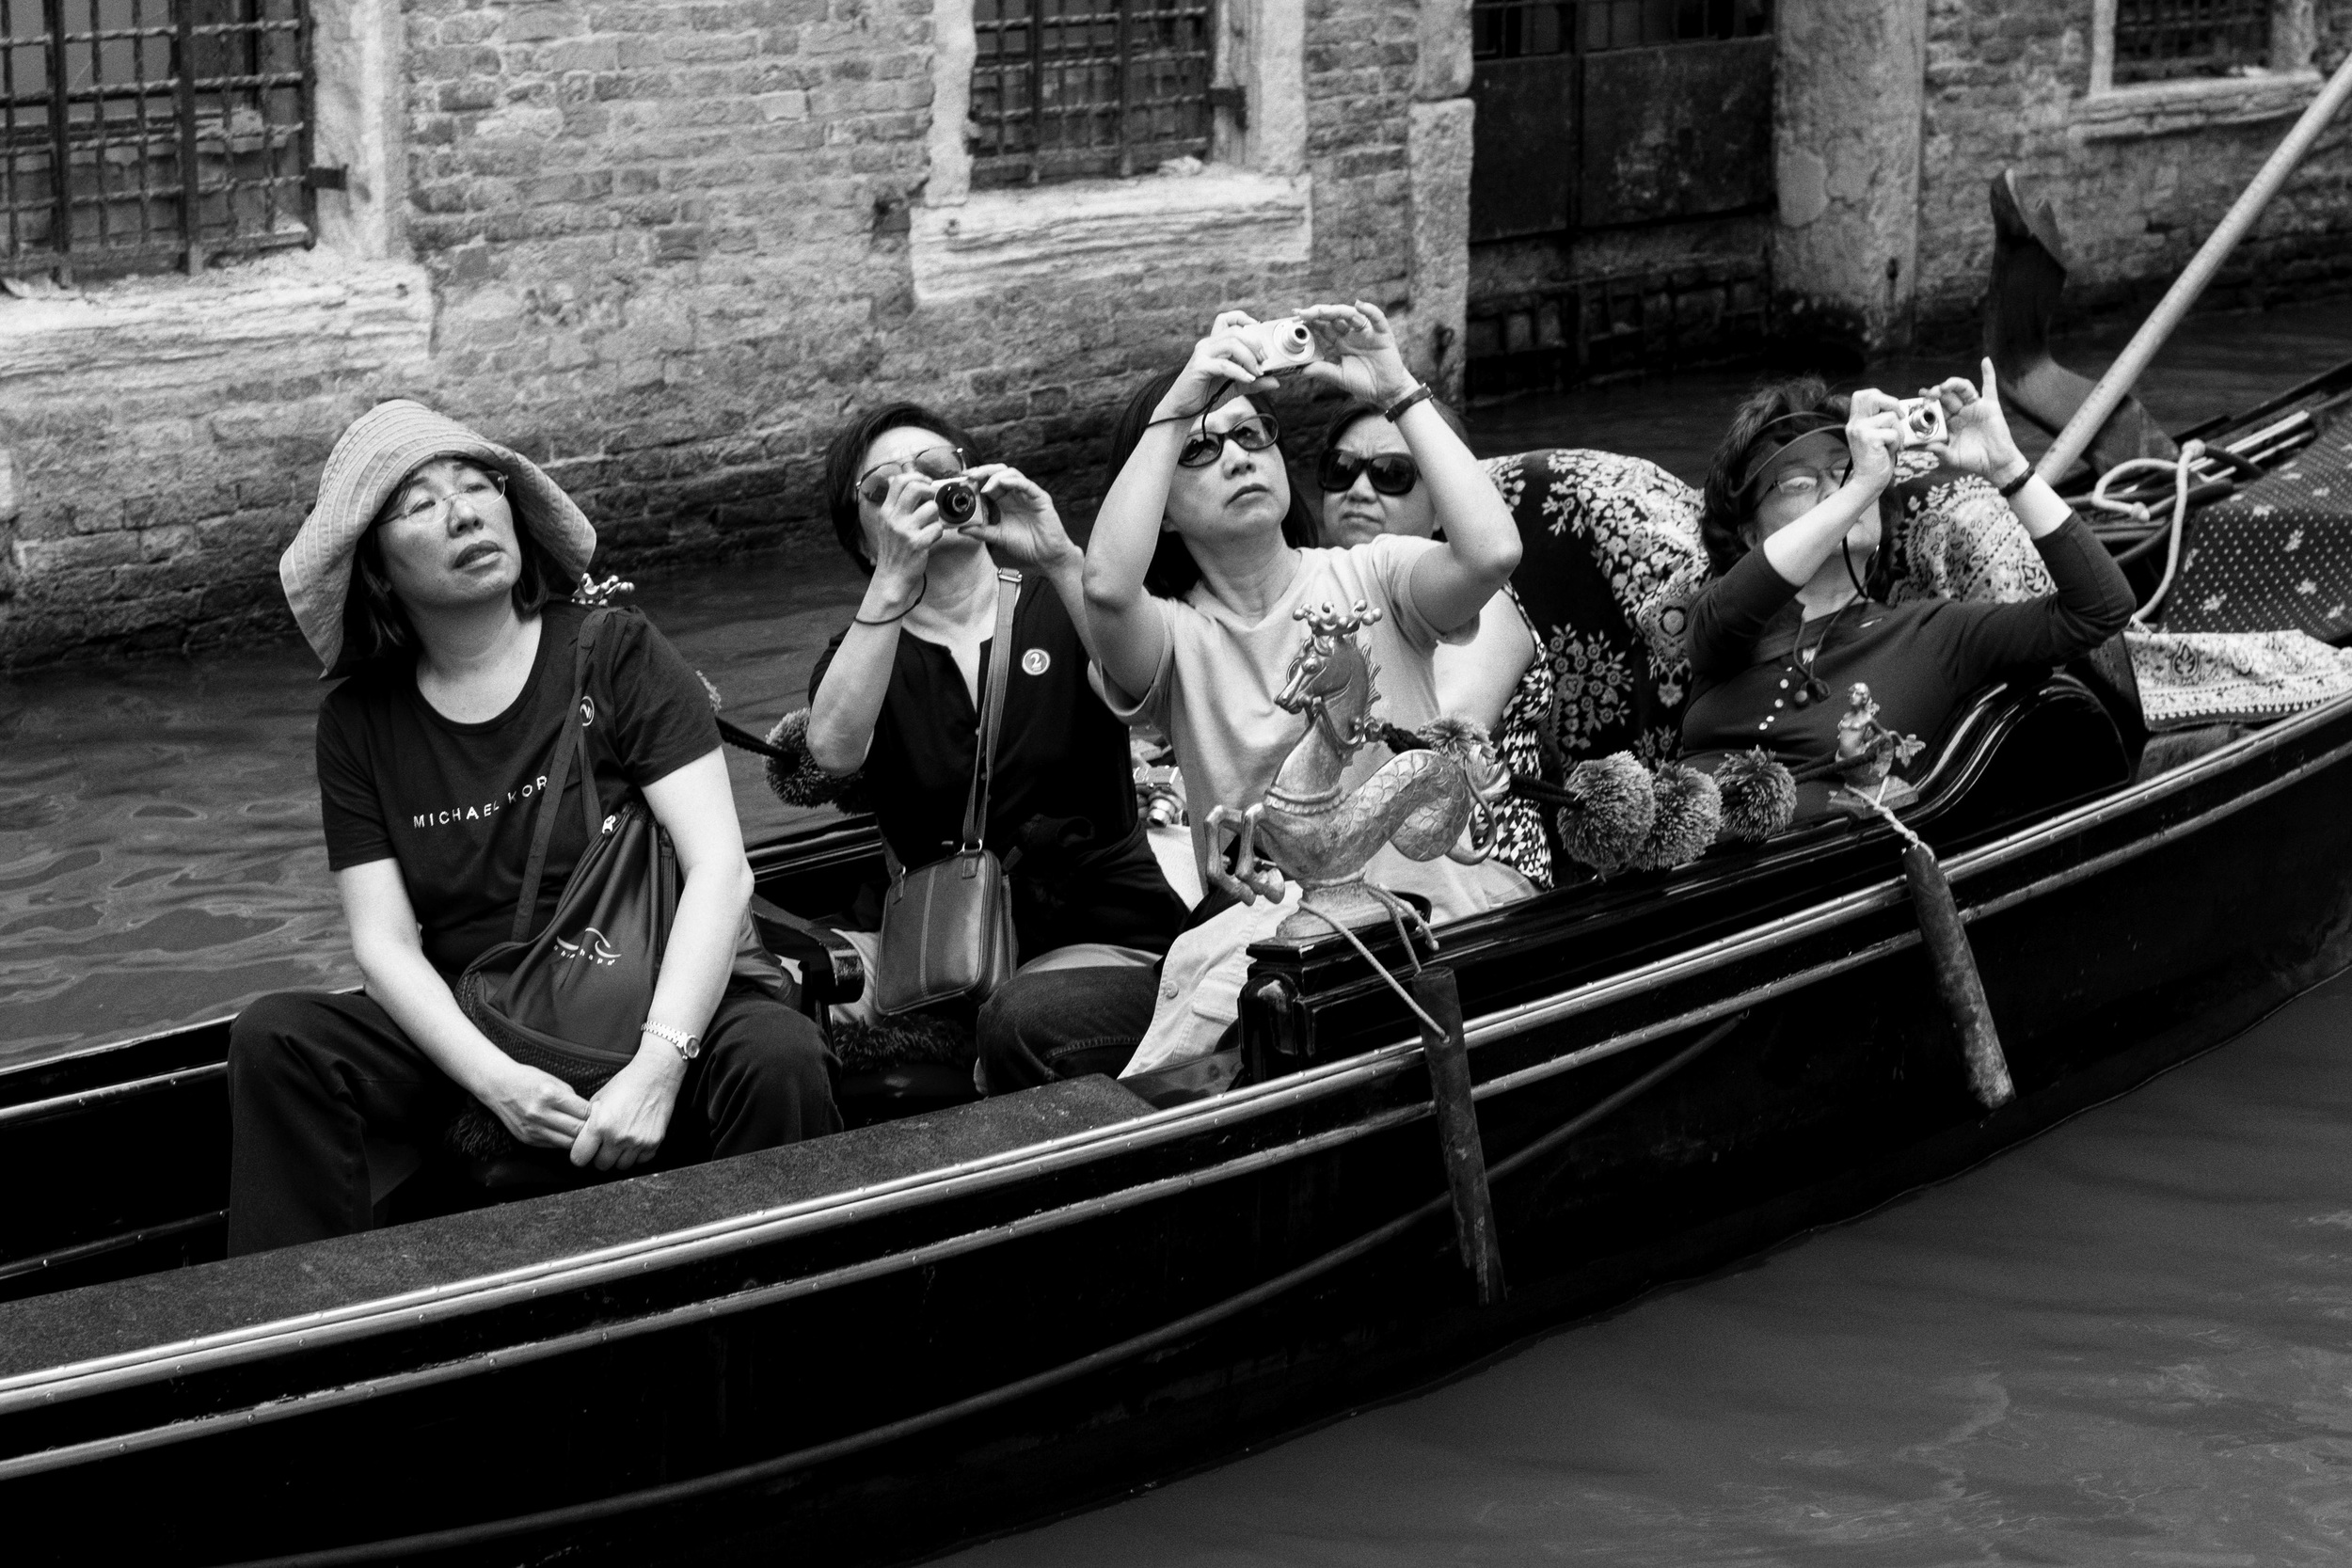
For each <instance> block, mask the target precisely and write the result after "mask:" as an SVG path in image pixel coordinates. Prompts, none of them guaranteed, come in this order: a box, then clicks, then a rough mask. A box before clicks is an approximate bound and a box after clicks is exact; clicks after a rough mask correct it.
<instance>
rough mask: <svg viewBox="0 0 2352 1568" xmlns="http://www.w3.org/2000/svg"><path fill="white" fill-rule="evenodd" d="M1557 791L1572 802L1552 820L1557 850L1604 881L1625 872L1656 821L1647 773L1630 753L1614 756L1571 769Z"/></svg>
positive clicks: (1596, 758)
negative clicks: (1567, 796) (1591, 870)
mask: <svg viewBox="0 0 2352 1568" xmlns="http://www.w3.org/2000/svg"><path fill="white" fill-rule="evenodd" d="M1561 787H1562V788H1563V789H1565V791H1566V792H1567V793H1568V794H1569V795H1571V796H1573V797H1575V804H1573V805H1565V806H1562V807H1560V808H1559V809H1558V811H1557V813H1556V814H1555V816H1554V818H1553V820H1554V822H1555V824H1556V825H1557V826H1558V828H1559V830H1560V845H1561V847H1562V848H1564V849H1565V850H1566V851H1567V852H1568V855H1569V857H1570V858H1571V859H1573V860H1576V861H1580V862H1581V863H1583V864H1586V865H1589V866H1591V867H1592V868H1593V869H1594V870H1595V871H1597V872H1599V873H1600V874H1601V875H1602V876H1604V877H1609V876H1613V875H1615V874H1616V873H1617V872H1620V871H1623V870H1625V869H1626V868H1627V866H1628V865H1629V864H1630V863H1632V860H1633V857H1634V856H1635V855H1636V854H1637V853H1639V852H1640V850H1641V847H1642V841H1643V840H1644V839H1646V838H1647V837H1648V836H1649V831H1650V828H1651V827H1652V825H1653V824H1654V823H1655V822H1656V821H1657V818H1658V798H1657V794H1656V791H1655V790H1654V788H1653V787H1652V785H1651V784H1650V776H1649V772H1648V770H1647V769H1645V768H1643V766H1642V765H1641V764H1640V763H1639V762H1636V761H1635V760H1634V759H1633V753H1632V752H1612V753H1610V754H1609V755H1608V756H1605V757H1594V758H1592V759H1590V760H1588V761H1585V762H1580V763H1578V764H1577V765H1576V766H1575V767H1573V768H1569V769H1568V776H1567V779H1566V781H1565V783H1564V784H1563V785H1562V786H1561Z"/></svg>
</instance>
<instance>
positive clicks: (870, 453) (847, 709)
mask: <svg viewBox="0 0 2352 1568" xmlns="http://www.w3.org/2000/svg"><path fill="white" fill-rule="evenodd" d="M972 456H973V442H972V438H971V437H970V436H967V435H965V434H964V433H963V431H961V429H959V428H958V427H957V426H956V425H955V424H954V423H953V422H952V421H950V420H946V419H945V418H943V417H942V416H940V415H939V414H936V413H934V412H932V411H931V410H930V409H927V408H924V407H922V406H921V405H919V404H912V403H895V404H889V405H887V406H885V407H882V408H878V409H876V410H874V411H873V412H872V413H869V414H867V415H866V416H865V417H864V418H862V419H860V420H856V421H855V422H854V423H852V424H851V425H850V427H849V428H848V429H846V430H844V431H842V432H841V433H840V435H839V436H836V437H835V438H834V441H833V443H832V445H831V447H830V448H829V449H828V450H827V451H826V454H825V489H826V496H827V499H828V502H829V506H830V510H831V513H832V516H833V524H834V533H835V535H836V536H837V537H838V538H839V540H840V542H841V547H842V548H843V549H844V550H845V551H847V552H848V554H849V556H850V559H851V560H852V561H854V562H857V563H858V565H859V567H860V568H861V569H863V570H864V571H866V572H867V573H869V574H871V578H872V580H871V581H870V582H869V583H868V584H867V585H866V597H865V599H864V601H863V602H862V603H861V604H860V605H859V607H858V611H857V615H856V617H855V618H854V619H853V620H852V621H851V623H850V626H848V628H847V629H845V630H844V631H843V632H842V633H841V634H840V635H839V636H837V637H835V638H834V640H833V643H832V645H831V646H830V647H828V648H827V649H826V651H825V653H824V655H823V656H822V657H820V658H819V659H818V663H817V668H816V671H815V673H813V674H812V675H811V676H810V679H809V715H808V731H807V741H806V744H807V749H808V754H809V758H810V760H811V761H813V762H814V763H816V765H817V766H818V768H822V769H823V770H824V771H825V772H827V773H829V774H832V775H834V776H835V777H840V776H844V775H848V774H850V773H861V774H862V776H863V780H864V784H865V793H866V796H867V798H868V799H869V800H871V801H872V803H873V810H874V814H875V816H876V818H877V820H878V822H879V824H880V826H881V829H882V837H883V839H884V841H885V842H886V843H887V844H888V846H889V847H890V849H891V852H892V853H893V854H894V855H895V856H896V857H897V858H898V861H899V862H900V863H902V864H905V865H910V866H915V865H923V864H926V863H930V862H932V861H935V860H938V859H940V858H942V857H943V856H944V855H946V854H947V853H949V852H950V851H952V850H953V849H954V848H955V847H957V845H958V842H959V840H960V839H961V836H962V829H963V813H964V808H965V802H966V797H967V793H968V792H969V791H970V789H971V786H972V782H973V768H974V763H975V760H976V758H977V750H978V745H979V735H978V730H979V719H980V708H981V705H982V701H983V692H984V690H985V689H986V685H987V678H988V671H989V666H990V664H991V662H992V661H993V660H994V659H996V658H998V657H1007V658H1010V659H1012V660H1014V662H1013V663H1012V664H1010V665H1009V667H1008V669H1007V674H1006V685H1005V694H1004V705H1003V711H1002V715H1001V718H1000V720H999V724H998V730H997V737H996V751H995V766H994V768H993V769H992V771H991V774H990V778H989V783H988V791H987V800H988V815H987V821H986V824H985V828H984V834H985V840H986V843H987V847H989V848H990V849H991V850H992V851H993V852H994V853H995V854H996V856H997V857H998V859H999V861H1000V862H1001V863H1003V864H1004V866H1005V869H1006V872H1007V875H1008V878H1009V881H1010V884H1011V889H1012V901H1013V921H1014V927H1015V931H1016V933H1017V936H1018V941H1019V949H1020V957H1021V958H1022V960H1023V961H1024V962H1028V961H1033V960H1035V959H1036V958H1039V957H1041V955H1043V954H1046V953H1048V952H1054V951H1057V950H1061V951H1062V954H1063V957H1062V958H1061V960H1060V961H1062V962H1065V963H1072V962H1085V961H1089V960H1090V961H1098V962H1102V963H1106V964H1135V965H1148V964H1149V963H1150V962H1151V961H1152V959H1153V958H1156V957H1157V955H1158V954H1160V953H1162V952H1164V951H1166V949H1167V947H1168V939H1169V938H1170V937H1171V936H1173V935H1174V934H1175V931H1176V928H1177V927H1179V926H1180V925H1181V924H1183V921H1184V905H1183V903H1182V901H1181V900H1179V899H1178V898H1177V896H1176V895H1175V893H1174V892H1173V891H1172V890H1171V889H1170V888H1169V887H1168V881H1167V879H1166V878H1165V877H1163V876H1162V875H1161V873H1160V868H1159V863H1158V861H1157V860H1156V859H1155V858H1154V857H1153V855H1152V849H1151V847H1150V845H1149V843H1148V842H1147V841H1146V839H1145V837H1144V832H1143V826H1142V823H1141V820H1140V819H1139V817H1138V816H1137V814H1136V797H1135V785H1134V782H1133V765H1132V763H1131V762H1130V760H1129V757H1128V749H1127V732H1126V728H1125V726H1124V725H1122V724H1121V723H1120V721H1118V720H1117V719H1116V718H1114V717H1112V715H1111V713H1110V710H1109V709H1107V708H1106V707H1104V705H1103V701H1102V699H1101V698H1100V697H1099V696H1097V695H1096V693H1095V691H1094V689H1093V687H1092V686H1091V684H1090V683H1089V681H1088V678H1087V664H1088V659H1089V654H1088V649H1087V644H1086V638H1085V632H1084V626H1085V620H1084V617H1085V595H1084V590H1083V584H1082V580H1081V575H1082V572H1083V570H1084V565H1085V562H1084V558H1083V557H1082V556H1081V555H1080V553H1079V551H1078V547H1077V546H1075V545H1073V543H1071V540H1070V536H1069V535H1068V534H1067V533H1066V532H1064V531H1063V529H1062V524H1061V517H1060V515H1059V514H1058V513H1057V511H1056V510H1055V507H1054V502H1053V499H1052V498H1051V497H1050V496H1048V495H1047V494H1046V493H1045V492H1044V491H1043V490H1042V489H1041V488H1040V487H1039V486H1038V485H1037V484H1035V483H1032V482H1031V481H1030V480H1028V479H1027V478H1026V477H1025V476H1024V475H1023V474H1021V473H1020V472H1019V471H1018V470H1017V469H1014V468H1011V467H1006V466H1005V465H1003V464H979V465H974V464H973V463H971V461H970V459H971V457H972ZM992 551H993V552H994V558H1001V559H1002V560H1003V561H1005V562H1009V563H1010V564H1011V565H1013V566H1015V567H1017V568H1019V570H1018V572H1017V573H1000V571H999V568H998V565H997V559H994V558H992V554H991V552H992ZM1002 594H1015V595H1016V598H1015V601H1014V605H1013V615H1012V638H1011V646H1010V647H1009V648H1007V649H998V648H996V647H994V646H993V641H994V638H995V628H996V623H997V614H998V608H999V606H998V600H999V596H1000V595H1002ZM874 891H875V892H876V893H877V894H878V893H879V889H877V890H874ZM862 912H864V911H862ZM873 912H875V913H876V914H878V913H879V905H877V907H876V911H873ZM1016 983H1017V982H1016ZM1049 1065H1050V1064H1049ZM994 1086H996V1087H999V1088H1002V1087H1007V1086H1017V1085H1003V1084H999V1085H994Z"/></svg>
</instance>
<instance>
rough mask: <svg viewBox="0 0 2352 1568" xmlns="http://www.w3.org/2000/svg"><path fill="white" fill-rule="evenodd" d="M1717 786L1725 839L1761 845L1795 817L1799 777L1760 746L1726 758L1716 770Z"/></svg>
mask: <svg viewBox="0 0 2352 1568" xmlns="http://www.w3.org/2000/svg"><path fill="white" fill-rule="evenodd" d="M1715 787H1716V790H1717V793H1718V794H1719V795H1720V797H1721V798H1722V816H1723V829H1722V835H1723V836H1724V838H1726V839H1731V840H1735V841H1737V842H1740V843H1743V844H1760V843H1762V842H1763V841H1764V840H1765V839H1768V838H1770V837H1772V835H1773V834H1774V833H1777V832H1785V831H1786V830H1787V829H1788V824H1789V823H1790V822H1791V821H1793V820H1795V818H1796V815H1797V781H1796V777H1795V775H1793V774H1791V773H1790V772H1789V771H1788V768H1787V767H1786V766H1784V765H1783V764H1781V763H1779V762H1777V761H1775V760H1774V759H1773V757H1772V753H1771V752H1767V751H1765V750H1764V749H1763V748H1762V747H1760V746H1759V747H1756V749H1754V750H1753V751H1747V752H1733V753H1732V754H1731V755H1729V756H1727V757H1725V758H1724V760H1723V762H1722V764H1721V765H1720V766H1718V767H1717V768H1716V769H1715Z"/></svg>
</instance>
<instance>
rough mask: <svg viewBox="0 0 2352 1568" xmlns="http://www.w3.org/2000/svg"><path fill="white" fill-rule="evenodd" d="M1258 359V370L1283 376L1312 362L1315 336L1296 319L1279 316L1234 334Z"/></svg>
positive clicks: (1315, 357) (1314, 354)
mask: <svg viewBox="0 0 2352 1568" xmlns="http://www.w3.org/2000/svg"><path fill="white" fill-rule="evenodd" d="M1236 336H1238V337H1239V338H1240V339H1241V340H1242V341H1244V342H1246V343H1248V345H1249V346H1250V348H1251V349H1252V350H1253V351H1255V353H1256V354H1257V356H1258V369H1259V371H1260V372H1262V373H1263V374H1266V375H1286V374H1288V373H1289V372H1293V371H1295V370H1299V369H1302V368H1303V367H1305V366H1307V365H1311V364H1312V363H1314V361H1315V360H1316V359H1317V358H1318V357H1320V356H1319V355H1318V354H1317V353H1316V351H1315V335H1314V334H1313V333H1312V332H1311V331H1309V330H1308V328H1307V324H1306V323H1305V322H1303V321H1301V320H1299V319H1298V318H1297V317H1296V316H1280V317H1278V318H1276V319H1275V320H1273V321H1270V322H1260V323H1258V325H1255V326H1245V327H1243V328H1242V329H1241V331H1240V332H1239V333H1237V334H1236Z"/></svg>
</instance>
